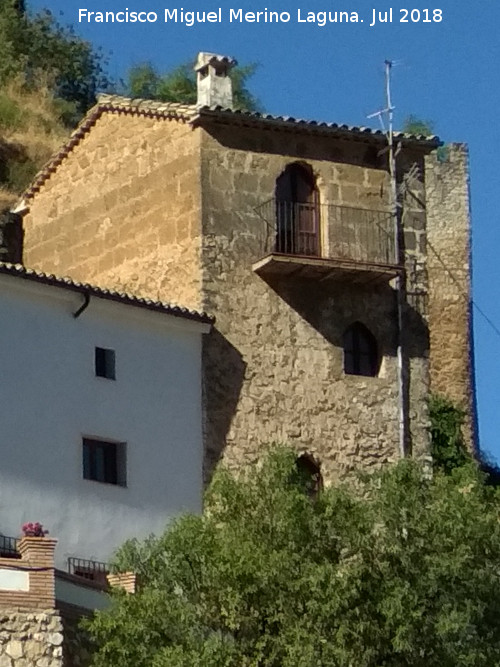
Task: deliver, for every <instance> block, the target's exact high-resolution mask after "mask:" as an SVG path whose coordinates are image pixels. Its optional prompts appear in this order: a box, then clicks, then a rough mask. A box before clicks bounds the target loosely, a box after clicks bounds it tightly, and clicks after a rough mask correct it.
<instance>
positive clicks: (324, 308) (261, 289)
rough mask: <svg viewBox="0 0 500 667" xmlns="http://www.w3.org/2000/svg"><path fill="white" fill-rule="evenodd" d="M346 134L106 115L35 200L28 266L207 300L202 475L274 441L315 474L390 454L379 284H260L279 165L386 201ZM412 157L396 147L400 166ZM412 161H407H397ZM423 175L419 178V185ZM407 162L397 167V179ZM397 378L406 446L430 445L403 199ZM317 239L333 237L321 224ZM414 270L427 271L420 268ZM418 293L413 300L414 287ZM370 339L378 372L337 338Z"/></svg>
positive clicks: (383, 206)
mask: <svg viewBox="0 0 500 667" xmlns="http://www.w3.org/2000/svg"><path fill="white" fill-rule="evenodd" d="M379 147H380V146H379V145H374V144H373V143H371V142H370V139H369V138H368V139H366V140H365V139H364V138H363V137H362V136H358V137H356V136H355V135H353V136H351V137H348V138H344V139H342V138H338V137H337V138H335V137H332V136H331V135H329V134H328V133H326V134H325V135H319V134H315V133H311V134H308V133H307V134H306V133H305V132H304V131H299V130H295V129H293V130H284V131H276V130H269V129H260V128H258V127H253V128H251V127H249V128H238V127H235V126H231V127H229V126H227V125H224V124H222V123H221V124H217V123H216V122H213V123H211V122H210V121H208V122H207V125H206V128H205V129H203V128H202V127H198V128H192V127H191V126H189V125H188V124H186V123H184V122H181V121H174V120H167V119H161V118H149V117H147V116H136V115H134V114H133V113H129V114H125V113H111V112H106V113H104V114H103V115H102V116H101V117H100V118H99V119H98V120H97V122H96V125H95V126H94V127H93V128H92V129H91V131H90V132H89V133H88V134H87V135H86V136H85V137H84V138H83V139H82V140H81V142H80V143H79V144H78V145H77V146H76V147H75V148H74V149H73V150H72V152H71V153H70V154H69V155H68V157H67V158H66V159H65V160H64V162H63V164H62V165H61V166H60V167H59V168H58V169H57V170H56V171H55V173H54V174H53V175H52V176H51V177H50V178H49V180H48V181H46V182H45V183H44V184H43V185H42V187H41V190H40V192H39V193H38V194H36V196H35V197H34V199H33V201H32V202H31V209H30V212H29V214H28V215H27V216H26V218H25V263H26V264H27V265H31V266H34V267H35V268H40V269H42V270H44V271H54V272H57V273H62V274H69V275H71V276H72V277H74V278H77V279H80V280H85V281H89V282H94V283H96V284H98V285H101V286H104V287H115V288H116V287H118V288H124V289H129V290H130V291H133V292H135V293H138V294H142V295H145V296H149V297H152V298H161V299H163V300H166V301H176V302H180V303H182V304H183V305H186V306H190V307H194V308H203V309H206V310H208V311H209V312H211V313H213V314H215V315H216V317H217V324H216V328H215V330H214V331H213V333H212V334H211V335H210V337H205V338H206V340H205V341H204V350H203V355H204V387H203V390H204V397H205V443H206V447H207V466H206V469H207V475H209V474H210V471H211V470H212V468H213V466H214V465H215V464H216V463H217V462H218V461H219V460H220V459H221V458H224V459H225V460H226V461H227V462H228V463H229V464H230V465H240V464H241V463H244V462H245V461H249V460H252V459H255V458H257V457H259V455H260V452H261V449H262V447H263V446H264V445H265V444H266V443H270V442H284V443H288V444H291V445H293V446H294V447H295V448H296V449H297V451H298V452H302V451H308V452H309V453H310V454H312V455H314V456H315V457H316V458H317V459H318V460H319V461H320V462H321V464H322V470H323V473H324V476H325V478H326V480H329V479H332V478H333V477H335V476H336V475H338V474H342V475H343V474H346V473H348V472H349V471H350V470H352V469H354V468H357V467H359V466H365V467H377V466H380V465H382V464H383V463H385V462H388V461H394V460H396V459H397V458H398V457H399V456H400V450H399V423H398V422H399V398H398V386H397V368H396V366H397V360H396V348H397V340H396V339H397V325H396V322H397V319H396V300H395V292H394V289H393V288H392V286H391V285H390V284H387V283H386V284H373V285H368V286H361V285H355V284H352V283H350V282H349V281H347V282H344V283H329V282H326V281H324V282H315V281H310V280H300V279H294V280H283V279H275V280H273V281H267V282H266V281H265V280H263V279H262V278H260V277H259V276H258V275H256V274H255V273H254V271H253V270H252V265H253V263H254V262H256V261H258V260H259V259H261V258H262V256H263V245H262V239H263V235H264V233H265V229H264V228H263V220H262V216H261V215H260V214H259V212H258V210H257V209H258V208H259V207H260V206H261V205H262V204H263V203H264V202H266V201H269V200H270V199H272V197H273V195H274V188H275V181H276V178H277V177H278V176H279V174H280V173H281V172H282V171H283V169H284V168H285V167H286V165H287V164H289V163H291V162H294V161H304V162H306V163H307V164H308V165H310V166H311V168H312V169H313V171H314V173H315V176H316V180H317V185H318V189H319V194H320V200H321V202H322V203H328V204H335V205H342V206H347V207H358V208H359V207H360V208H362V209H374V210H379V211H386V212H388V211H389V207H388V203H389V179H388V175H387V171H386V169H385V163H386V156H385V155H380V154H379ZM415 161H416V162H418V163H420V162H421V161H422V158H421V156H418V155H417V156H412V155H409V156H407V163H408V165H409V166H411V165H413V164H414V163H415ZM408 168H409V167H408ZM421 178H422V174H421V173H420V175H417V176H416V181H417V183H416V185H415V184H413V185H414V190H415V191H416V192H417V194H419V193H420V194H422V192H423V188H422V183H421ZM403 179H404V175H400V180H401V181H403ZM404 224H405V227H406V231H407V233H406V234H405V239H404V243H405V245H406V253H407V259H408V262H407V269H408V268H409V267H410V266H411V267H413V268H415V271H414V275H415V276H417V275H418V280H417V279H416V282H415V284H418V290H417V289H415V290H414V292H415V293H417V292H418V295H417V296H412V301H410V300H409V302H408V307H407V309H406V313H405V316H406V317H407V320H408V323H409V326H407V327H406V341H405V348H406V354H407V358H406V360H405V377H406V380H407V391H406V396H405V399H406V401H407V404H408V415H409V417H408V422H409V423H408V424H407V426H408V429H409V431H410V432H411V440H412V443H413V449H414V453H416V454H418V455H421V454H422V455H423V454H425V453H426V452H427V451H428V445H429V437H428V415H427V404H426V397H427V394H428V359H427V357H428V332H427V319H426V318H427V310H426V295H427V274H426V271H425V251H426V241H425V238H426V237H425V210H424V209H423V208H422V205H415V204H414V203H411V202H410V203H407V205H406V210H405V218H404ZM322 243H323V247H324V249H325V250H326V251H327V252H328V251H329V248H330V247H333V245H334V244H335V243H338V239H336V238H333V237H332V235H331V233H329V231H328V229H326V227H325V226H324V225H323V229H322ZM421 267H424V268H423V270H420V269H421ZM417 297H418V298H417ZM354 321H361V322H363V323H364V324H365V325H366V326H367V327H368V328H369V329H370V330H371V331H372V332H373V333H374V334H375V336H376V338H377V340H378V342H379V346H380V351H381V355H382V365H381V371H380V374H379V376H378V377H375V378H371V377H359V376H346V375H345V374H344V373H343V363H342V335H343V332H344V331H345V329H346V327H347V326H348V325H350V324H351V323H353V322H354Z"/></svg>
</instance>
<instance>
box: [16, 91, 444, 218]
mask: <svg viewBox="0 0 500 667" xmlns="http://www.w3.org/2000/svg"><path fill="white" fill-rule="evenodd" d="M105 112H111V113H126V114H136V115H142V116H146V117H149V118H165V119H174V120H180V121H183V122H187V123H192V124H193V125H196V124H200V123H203V122H204V121H208V122H211V121H218V122H223V123H230V124H237V125H252V126H261V127H266V126H267V127H273V128H276V129H280V128H281V129H289V130H299V131H308V132H315V133H317V132H320V133H327V134H336V135H339V136H350V137H353V136H354V137H357V138H360V139H361V138H364V139H367V140H370V139H372V140H375V141H377V142H380V143H382V142H385V140H386V139H385V134H384V133H383V132H382V131H381V130H372V129H370V128H369V127H362V126H360V127H358V126H356V125H338V124H337V123H324V122H319V121H315V120H303V119H300V118H293V117H291V116H273V115H271V114H261V113H254V112H249V111H233V110H231V109H223V108H222V107H197V106H196V105H194V104H181V103H177V102H157V101H154V100H145V99H141V98H130V97H122V96H120V95H104V94H102V95H99V97H98V101H97V104H96V106H94V107H93V108H92V109H91V110H90V111H89V112H88V114H87V115H86V116H85V118H84V119H83V120H82V121H81V123H80V125H79V126H78V127H77V128H76V130H75V131H74V132H73V133H72V135H71V136H70V138H69V140H68V141H67V142H66V143H65V144H64V145H63V146H61V148H60V149H59V150H58V151H57V153H56V154H55V155H53V156H52V158H51V159H50V160H49V161H48V162H47V163H46V164H45V166H44V167H43V168H42V169H41V170H40V171H39V172H38V174H37V175H36V176H35V178H34V180H33V182H32V183H31V185H30V186H29V187H28V188H27V190H25V192H24V193H23V194H22V196H21V198H20V202H19V204H18V209H19V208H20V206H21V204H22V202H23V201H25V200H29V199H32V198H33V197H34V196H35V194H36V193H37V192H38V191H39V190H40V188H41V187H42V185H43V184H44V183H45V181H46V180H47V179H49V178H50V176H51V174H52V173H54V171H56V169H57V168H58V166H59V165H60V164H61V162H62V161H63V160H64V159H65V157H66V156H67V155H69V153H71V151H72V150H73V148H74V147H75V146H77V145H78V144H79V143H80V141H81V140H82V138H83V137H84V136H85V135H86V134H87V133H88V132H90V130H91V128H92V127H93V126H94V125H95V123H96V121H97V120H98V118H99V117H100V116H101V115H102V114H103V113H105ZM394 136H395V137H396V139H400V140H401V141H403V142H408V143H412V144H420V145H422V146H423V147H426V148H427V149H429V148H434V147H437V146H439V145H441V141H440V140H439V138H438V137H436V136H434V135H433V136H429V137H427V136H424V135H413V134H406V133H404V132H395V133H394Z"/></svg>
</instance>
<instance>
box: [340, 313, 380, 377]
mask: <svg viewBox="0 0 500 667" xmlns="http://www.w3.org/2000/svg"><path fill="white" fill-rule="evenodd" d="M379 367H380V359H379V353H378V346H377V341H376V340H375V337H374V336H373V334H372V333H371V332H370V331H369V330H368V329H367V328H366V327H365V326H364V325H363V324H361V323H360V322H356V323H355V324H353V325H351V326H350V327H349V328H348V329H347V330H346V332H345V333H344V373H346V374H347V375H365V376H371V377H375V376H376V375H378V371H379Z"/></svg>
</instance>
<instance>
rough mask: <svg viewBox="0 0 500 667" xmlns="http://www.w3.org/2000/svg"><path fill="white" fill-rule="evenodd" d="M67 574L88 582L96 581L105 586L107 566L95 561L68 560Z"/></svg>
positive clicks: (107, 572) (82, 559)
mask: <svg viewBox="0 0 500 667" xmlns="http://www.w3.org/2000/svg"><path fill="white" fill-rule="evenodd" d="M68 572H69V573H70V574H73V575H74V576H75V577H81V578H82V579H87V580H88V581H96V582H98V583H101V584H106V583H107V578H106V575H107V574H109V565H108V564H107V563H102V562H100V561H97V560H86V559H84V558H68Z"/></svg>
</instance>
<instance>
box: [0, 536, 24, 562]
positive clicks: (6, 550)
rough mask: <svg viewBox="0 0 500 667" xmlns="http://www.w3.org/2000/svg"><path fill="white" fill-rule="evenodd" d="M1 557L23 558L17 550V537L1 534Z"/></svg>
mask: <svg viewBox="0 0 500 667" xmlns="http://www.w3.org/2000/svg"><path fill="white" fill-rule="evenodd" d="M0 558H21V554H20V553H19V552H18V550H17V538H16V537H8V536H7V535H0Z"/></svg>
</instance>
